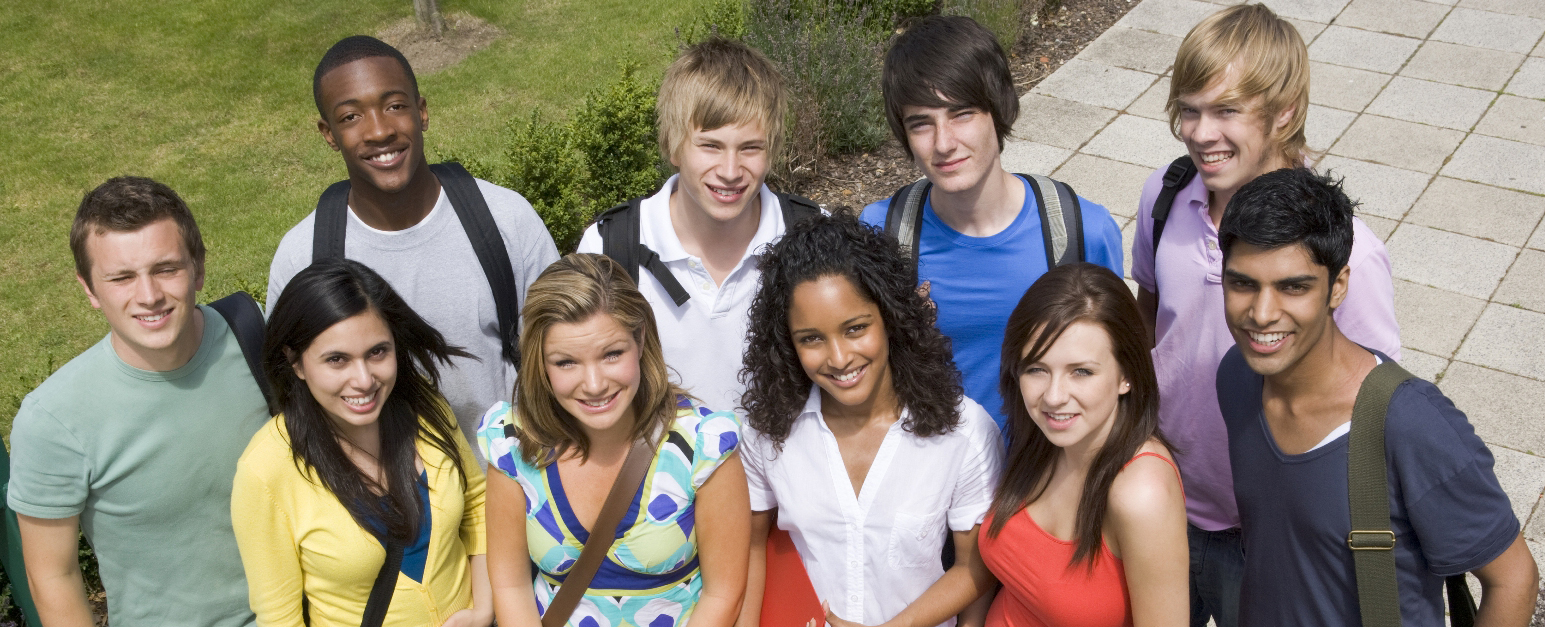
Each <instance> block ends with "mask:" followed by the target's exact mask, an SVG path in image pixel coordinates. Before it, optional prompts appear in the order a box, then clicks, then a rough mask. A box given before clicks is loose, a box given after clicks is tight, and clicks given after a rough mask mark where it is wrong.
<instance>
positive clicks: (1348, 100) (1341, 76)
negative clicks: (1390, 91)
mask: <svg viewBox="0 0 1545 627" xmlns="http://www.w3.org/2000/svg"><path fill="white" fill-rule="evenodd" d="M1420 53H1421V51H1420V50H1418V51H1417V54H1420ZM1309 77H1310V82H1311V87H1310V88H1309V103H1310V104H1317V105H1323V106H1327V107H1335V108H1337V109H1343V110H1346V111H1362V110H1363V108H1365V107H1367V106H1368V103H1370V102H1373V97H1374V96H1377V95H1379V91H1380V90H1382V89H1384V85H1385V84H1386V83H1388V82H1389V79H1390V75H1389V74H1380V73H1378V72H1369V71H1367V70H1359V69H1355V68H1349V67H1346V66H1342V65H1331V64H1329V63H1317V62H1314V61H1310V62H1309ZM1504 80H1505V79H1504Z"/></svg>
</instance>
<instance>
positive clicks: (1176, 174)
mask: <svg viewBox="0 0 1545 627" xmlns="http://www.w3.org/2000/svg"><path fill="white" fill-rule="evenodd" d="M1194 178H1196V164H1195V163H1192V162H1191V155H1181V156H1180V158H1178V159H1175V160H1174V161H1171V162H1170V164H1169V169H1168V170H1165V171H1164V186H1163V187H1161V188H1159V197H1158V199H1156V200H1154V202H1153V211H1152V212H1151V215H1152V216H1153V255H1154V258H1155V259H1157V258H1158V256H1159V237H1160V236H1162V235H1164V222H1165V221H1166V220H1168V219H1169V210H1170V208H1171V207H1172V206H1173V205H1174V204H1175V195H1176V194H1179V193H1180V188H1182V187H1185V186H1187V185H1190V184H1191V179H1194Z"/></svg>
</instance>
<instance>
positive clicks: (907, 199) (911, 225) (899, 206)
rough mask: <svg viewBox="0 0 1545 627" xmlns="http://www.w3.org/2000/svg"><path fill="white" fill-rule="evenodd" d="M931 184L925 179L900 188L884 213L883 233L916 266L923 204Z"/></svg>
mask: <svg viewBox="0 0 1545 627" xmlns="http://www.w3.org/2000/svg"><path fill="white" fill-rule="evenodd" d="M932 189H933V183H930V182H928V179H927V178H926V177H924V178H920V179H917V180H916V181H913V182H911V183H908V184H906V185H903V186H901V189H898V190H896V194H895V195H893V196H891V204H890V207H889V208H888V209H886V211H885V232H886V233H888V234H890V235H891V236H892V237H895V238H896V241H897V242H899V243H900V244H901V250H902V252H904V253H906V255H907V256H908V257H910V258H911V259H912V266H913V267H916V266H917V253H918V250H917V249H918V244H919V243H921V241H922V237H923V203H924V202H925V201H927V200H928V192H929V191H931V190H932Z"/></svg>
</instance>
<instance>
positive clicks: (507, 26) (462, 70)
mask: <svg viewBox="0 0 1545 627" xmlns="http://www.w3.org/2000/svg"><path fill="white" fill-rule="evenodd" d="M702 3H703V0H687V1H685V2H682V1H677V0H513V1H512V0H441V3H440V4H441V8H442V10H444V11H446V12H447V13H450V12H458V11H466V12H470V13H472V14H473V15H475V16H477V17H480V18H482V19H485V20H487V21H489V22H492V23H493V24H496V25H498V26H499V27H501V28H503V29H504V30H505V31H506V35H505V36H504V37H503V38H501V39H499V40H497V41H495V42H494V43H493V44H492V45H491V46H489V47H488V48H487V49H484V50H482V51H480V52H478V53H476V54H474V55H472V56H471V57H469V58H467V59H466V60H464V61H462V62H461V63H460V64H458V65H456V66H454V67H452V68H449V69H447V70H444V71H442V72H440V73H437V74H435V75H432V76H420V77H419V84H420V89H421V91H422V92H423V94H424V96H425V97H426V98H427V99H428V102H429V109H430V114H431V124H430V132H429V133H428V134H427V136H426V137H427V140H426V143H427V144H428V150H429V157H430V159H431V160H432V161H434V160H438V159H439V158H440V157H442V156H444V155H449V154H455V155H459V156H466V157H479V158H490V157H494V156H496V155H498V154H499V153H500V151H501V150H502V149H501V147H500V137H501V135H502V132H503V129H504V127H505V124H506V123H507V122H508V121H509V120H511V119H517V118H519V119H523V118H525V117H526V116H528V115H529V114H530V111H531V110H532V108H533V107H540V108H541V109H542V110H543V111H544V112H546V114H547V115H562V112H564V111H566V110H567V109H568V108H570V107H571V106H573V105H574V104H575V103H577V102H578V101H579V100H580V99H581V98H582V97H583V95H584V93H585V92H586V91H588V90H589V89H591V88H593V87H596V86H599V85H602V84H604V83H606V82H608V81H610V80H612V79H613V78H615V77H616V76H617V74H618V72H617V63H618V62H619V61H622V60H625V59H631V60H637V61H640V62H642V63H643V68H642V73H643V75H644V76H658V75H659V72H660V71H662V70H663V68H664V67H665V64H666V63H667V62H668V61H669V60H670V57H671V55H672V53H673V51H674V46H675V36H674V34H673V30H672V29H673V28H675V27H676V26H678V25H681V24H684V23H685V22H686V21H687V19H688V18H689V17H690V15H691V13H692V12H693V11H694V10H695V8H696V7H697V6H700V5H701V4H702ZM411 14H412V3H411V2H410V0H272V1H269V2H257V1H250V0H247V1H229V2H220V3H211V2H197V1H194V0H158V1H157V2H143V1H139V0H134V1H130V0H96V1H93V2H61V1H59V0H42V1H37V2H5V3H0V50H3V51H5V53H4V54H3V55H0V117H3V118H4V119H5V120H7V121H8V122H7V123H6V124H4V125H3V127H0V146H3V147H4V148H5V150H6V152H7V153H8V154H7V159H6V163H5V164H4V165H3V166H0V250H3V251H5V252H4V257H3V258H0V259H3V266H0V268H3V271H0V433H4V434H9V433H10V425H11V419H12V417H13V416H14V415H15V413H16V410H17V407H18V406H19V405H20V403H21V399H22V397H23V396H25V395H26V394H27V392H29V391H31V390H32V388H33V387H35V386H37V384H39V383H41V382H42V381H43V379H44V378H46V377H47V376H48V375H49V374H50V373H52V372H53V371H54V369H56V368H58V367H59V366H60V365H62V364H64V363H65V362H66V361H68V360H69V359H70V358H72V357H74V356H75V355H76V354H77V353H79V352H80V351H81V350H84V349H85V348H86V347H87V346H90V345H91V344H92V343H94V342H96V341H97V340H99V339H101V337H102V336H103V335H104V334H105V333H106V332H107V324H106V322H104V321H103V319H102V317H101V315H100V314H98V313H96V312H95V311H93V310H92V309H91V308H90V306H89V305H88V304H87V302H86V299H85V298H84V297H83V295H82V294H81V291H80V288H79V287H78V285H77V284H76V282H75V280H74V267H73V262H72V261H71V258H70V253H69V247H68V241H67V239H68V233H69V228H70V221H71V219H72V218H73V217H74V212H75V208H76V206H77V205H78V204H79V202H80V198H81V196H82V194H84V193H85V192H86V191H88V190H90V189H91V188H93V187H95V186H96V185H98V184H100V183H101V182H102V181H104V180H106V179H107V178H109V177H112V176H117V175H122V174H135V175H141V176H149V177H152V178H155V179H158V180H161V181H163V182H165V183H167V184H169V185H171V186H172V188H173V189H175V190H177V192H178V193H179V194H180V195H181V196H182V197H183V199H184V200H186V201H187V202H188V204H189V206H190V207H192V209H193V213H194V215H195V216H196V217H197V218H198V221H199V225H200V228H201V230H202V231H203V235H204V240H205V243H206V245H207V246H208V248H209V260H208V267H207V281H206V283H205V290H204V292H203V294H202V295H201V297H202V299H203V300H205V301H208V300H213V299H214V298H217V297H219V296H222V295H224V294H226V293H229V292H231V291H232V290H235V289H246V290H248V291H253V292H254V293H257V292H261V291H262V289H263V288H264V286H266V284H267V277H268V263H269V260H270V258H271V257H272V254H273V251H274V248H275V247H276V246H277V245H278V243H279V238H280V237H281V236H283V234H284V232H285V231H286V230H288V229H289V228H290V227H291V226H292V225H294V224H295V223H296V222H297V221H299V220H300V219H301V218H302V217H304V216H305V215H306V214H307V213H308V212H310V211H311V209H312V207H313V206H314V204H315V202H316V197H317V195H318V194H319V193H320V192H321V190H322V189H323V188H324V187H325V186H326V184H327V183H330V182H332V181H335V180H338V179H340V178H343V177H344V176H345V173H344V169H343V163H342V161H341V159H339V158H338V157H337V156H336V155H334V154H333V153H332V152H331V151H329V150H328V149H327V147H326V146H325V145H324V144H323V143H322V140H321V138H320V137H319V136H318V134H317V132H316V125H315V120H316V117H317V113H316V109H315V106H314V105H313V103H312V100H311V73H312V70H313V69H314V68H315V65H316V62H317V60H318V59H319V58H320V57H321V55H322V53H323V52H324V51H325V50H326V49H327V47H328V46H329V45H331V44H332V42H334V41H336V40H338V39H340V38H342V37H344V36H347V35H351V34H355V33H375V32H376V31H378V30H379V29H380V28H381V27H383V26H385V25H387V24H390V23H392V22H394V21H396V20H398V19H401V18H403V17H407V16H409V15H411ZM517 191H519V190H517Z"/></svg>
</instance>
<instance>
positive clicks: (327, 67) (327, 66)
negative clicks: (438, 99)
mask: <svg viewBox="0 0 1545 627" xmlns="http://www.w3.org/2000/svg"><path fill="white" fill-rule="evenodd" d="M372 57H390V58H392V59H395V60H396V61H397V64H398V65H401V66H402V71H403V73H404V74H407V75H408V84H410V85H412V86H413V98H414V99H415V100H417V99H418V79H417V78H415V77H414V76H413V66H412V65H409V64H408V58H407V57H404V56H402V52H401V51H399V50H397V49H396V48H393V47H392V45H391V44H388V43H386V42H384V41H381V40H379V39H376V38H375V37H371V36H369V35H352V36H349V37H344V38H343V39H340V40H338V43H335V44H333V47H331V48H328V49H327V54H324V55H322V60H321V61H320V62H318V63H317V70H316V73H315V74H312V75H311V98H312V99H313V100H316V104H317V113H319V114H321V116H322V117H323V118H324V119H325V118H326V117H327V112H326V111H323V110H322V77H323V76H325V75H326V74H327V73H328V72H331V71H333V70H334V69H336V68H338V67H339V66H343V65H348V64H350V63H353V62H355V61H358V60H360V59H369V58H372Z"/></svg>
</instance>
